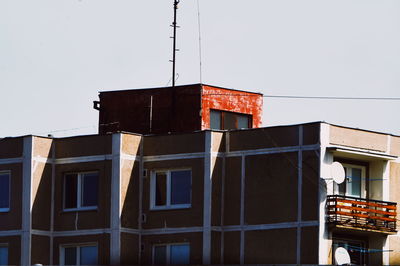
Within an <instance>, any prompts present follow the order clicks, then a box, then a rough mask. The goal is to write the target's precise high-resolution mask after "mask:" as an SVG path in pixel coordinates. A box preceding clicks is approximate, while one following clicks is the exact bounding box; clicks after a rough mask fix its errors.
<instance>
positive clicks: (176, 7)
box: [171, 0, 180, 87]
mask: <svg viewBox="0 0 400 266" xmlns="http://www.w3.org/2000/svg"><path fill="white" fill-rule="evenodd" d="M179 2H180V0H174V22H172V25H171V26H172V27H173V28H174V36H173V37H172V38H173V42H174V44H173V51H172V87H175V59H176V56H175V54H176V51H177V49H176V28H177V27H178V26H177V25H176V10H177V9H178V4H179Z"/></svg>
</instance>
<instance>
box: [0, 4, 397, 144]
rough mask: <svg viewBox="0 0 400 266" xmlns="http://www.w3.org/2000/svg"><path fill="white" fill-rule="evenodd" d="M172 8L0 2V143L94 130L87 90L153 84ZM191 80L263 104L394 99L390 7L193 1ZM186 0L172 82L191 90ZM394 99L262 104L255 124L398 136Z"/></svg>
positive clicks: (164, 71)
mask: <svg viewBox="0 0 400 266" xmlns="http://www.w3.org/2000/svg"><path fill="white" fill-rule="evenodd" d="M172 4H173V0H146V1H139V0H107V1H106V0H57V1H54V0H47V1H44V0H35V1H32V0H25V1H23V0H1V1H0V99H1V104H0V137H6V136H19V135H25V134H39V135H47V134H48V133H51V134H53V135H55V136H68V135H79V134H88V133H96V132H97V122H98V113H97V111H96V110H94V109H93V108H92V101H93V100H97V99H98V92H99V91H103V90H119V89H128V88H147V87H160V86H161V87H162V86H165V85H166V84H167V83H168V81H169V80H170V77H171V68H172V66H171V63H170V62H169V60H170V59H171V57H172V54H171V50H172V39H170V36H171V35H172V28H171V27H170V26H169V25H170V24H171V22H172V19H173V9H172V7H173V5H172ZM199 4H200V20H201V39H202V42H201V47H202V80H201V81H202V82H203V83H206V84H211V85H216V86H222V87H228V88H235V89H243V90H251V91H256V92H262V93H263V94H265V95H301V96H345V97H400V1H398V0H393V1H390V0H385V1H381V0H375V1H369V0H358V1H357V0H353V1H348V0H335V1H320V0H313V1H311V0H310V1H303V0H302V1H299V0H291V1H290V0H274V1H269V0H246V1H243V0H242V1H239V0H199ZM197 12H198V10H197V0H181V3H180V5H179V10H178V24H179V25H180V26H181V27H180V28H179V29H178V38H177V45H178V48H179V49H180V51H179V52H178V54H177V72H178V74H179V78H178V80H177V85H181V84H188V83H190V84H191V83H198V82H200V75H199V73H200V71H199V41H198V40H199V31H198V19H197ZM399 107H400V101H372V100H310V99H281V98H264V117H263V125H264V126H269V125H281V124H293V123H302V122H309V121H321V120H323V121H327V122H330V123H334V124H340V125H345V126H351V127H358V128H364V129H369V130H375V131H381V132H387V133H392V134H396V135H400V116H399V111H400V108H399Z"/></svg>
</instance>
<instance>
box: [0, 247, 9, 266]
mask: <svg viewBox="0 0 400 266" xmlns="http://www.w3.org/2000/svg"><path fill="white" fill-rule="evenodd" d="M0 265H8V247H7V246H3V245H1V244H0Z"/></svg>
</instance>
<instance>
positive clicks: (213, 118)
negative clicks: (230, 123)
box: [210, 110, 221, 129]
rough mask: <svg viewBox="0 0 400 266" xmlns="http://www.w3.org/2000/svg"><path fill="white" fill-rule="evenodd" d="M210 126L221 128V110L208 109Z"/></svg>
mask: <svg viewBox="0 0 400 266" xmlns="http://www.w3.org/2000/svg"><path fill="white" fill-rule="evenodd" d="M210 128H211V129H221V112H219V111H215V110H211V111H210Z"/></svg>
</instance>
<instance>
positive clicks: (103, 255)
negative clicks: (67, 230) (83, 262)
mask: <svg viewBox="0 0 400 266" xmlns="http://www.w3.org/2000/svg"><path fill="white" fill-rule="evenodd" d="M86 243H97V246H98V256H99V257H98V262H99V265H108V264H110V236H109V235H108V234H101V235H100V234H99V235H86V236H85V235H83V236H66V237H55V238H54V245H53V254H54V257H53V264H56V265H58V264H59V263H60V247H61V246H62V245H70V244H73V245H80V244H86Z"/></svg>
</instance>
